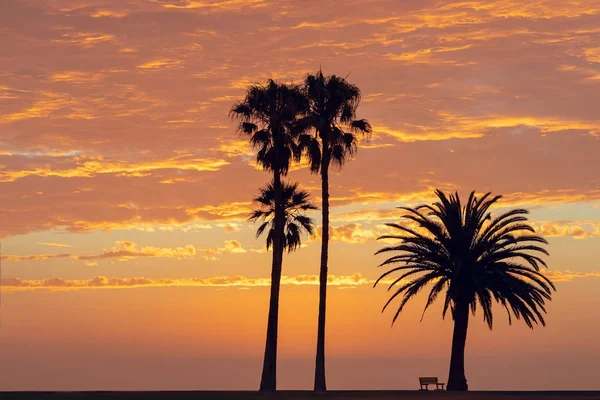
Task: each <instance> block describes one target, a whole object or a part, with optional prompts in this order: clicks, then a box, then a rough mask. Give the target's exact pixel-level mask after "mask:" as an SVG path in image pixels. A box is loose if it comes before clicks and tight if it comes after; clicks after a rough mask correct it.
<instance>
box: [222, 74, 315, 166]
mask: <svg viewBox="0 0 600 400" xmlns="http://www.w3.org/2000/svg"><path fill="white" fill-rule="evenodd" d="M305 111H306V101H305V99H304V96H303V94H302V92H301V91H300V89H299V88H298V87H297V86H294V85H284V84H278V83H276V82H275V81H273V80H269V81H268V82H267V83H266V84H265V85H254V86H251V87H250V88H249V89H248V91H247V93H246V98H245V99H244V100H243V101H241V102H238V103H236V104H234V106H233V107H232V108H231V112H230V116H231V117H232V118H234V119H236V120H238V121H239V126H238V132H239V133H240V134H241V135H242V136H244V137H247V138H248V139H249V141H250V144H251V145H252V147H253V148H254V149H256V150H258V152H257V155H256V161H257V162H258V163H259V165H262V166H263V167H264V168H265V169H267V170H270V171H279V172H281V173H282V174H283V175H285V174H286V173H287V172H288V170H289V167H290V162H291V161H292V160H293V159H294V160H296V161H299V160H300V153H299V148H298V146H297V143H296V140H297V136H298V133H299V132H297V129H296V121H297V118H298V117H299V116H300V115H301V114H302V113H304V112H305Z"/></svg>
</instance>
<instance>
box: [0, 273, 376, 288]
mask: <svg viewBox="0 0 600 400" xmlns="http://www.w3.org/2000/svg"><path fill="white" fill-rule="evenodd" d="M327 282H328V284H329V285H330V286H336V287H343V286H360V285H366V284H372V283H373V281H372V280H369V279H367V278H365V277H363V276H362V275H361V274H360V273H356V274H353V275H348V276H335V275H329V276H328V277H327ZM270 284H271V279H270V278H247V277H245V276H241V275H236V276H218V277H212V278H181V279H172V278H162V279H151V278H144V277H135V278H107V277H105V276H97V277H95V278H93V279H62V278H49V279H20V278H3V279H2V288H3V289H4V290H5V291H9V292H10V291H21V290H50V291H61V290H81V289H124V288H142V287H165V286H177V287H247V288H250V287H267V286H269V285H270ZM281 284H282V285H293V286H303V285H312V286H316V285H318V284H319V276H318V275H296V276H291V277H288V276H282V277H281Z"/></svg>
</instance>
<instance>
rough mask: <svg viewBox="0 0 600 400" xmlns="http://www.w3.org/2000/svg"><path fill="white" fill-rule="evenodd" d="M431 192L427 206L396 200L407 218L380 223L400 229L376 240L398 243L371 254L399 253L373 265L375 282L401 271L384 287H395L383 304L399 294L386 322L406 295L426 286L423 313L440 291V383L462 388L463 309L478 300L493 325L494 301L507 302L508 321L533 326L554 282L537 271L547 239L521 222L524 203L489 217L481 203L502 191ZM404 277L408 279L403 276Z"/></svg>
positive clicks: (540, 317)
mask: <svg viewBox="0 0 600 400" xmlns="http://www.w3.org/2000/svg"><path fill="white" fill-rule="evenodd" d="M435 194H436V195H437V197H438V201H437V202H435V203H434V204H433V205H422V206H419V207H416V208H409V207H400V208H401V209H403V210H405V211H406V214H405V215H403V216H402V221H403V222H406V224H399V223H390V224H386V225H387V226H389V227H390V228H392V229H395V230H397V231H399V232H398V233H397V234H395V235H384V236H381V237H380V238H379V239H386V240H399V241H400V244H398V245H395V246H389V247H384V248H382V249H381V250H379V251H378V252H377V253H376V254H379V253H390V252H392V253H396V252H397V253H398V254H395V255H393V256H391V257H390V258H388V259H387V260H385V261H384V262H383V263H381V264H380V265H379V266H380V267H382V266H391V269H389V270H388V271H386V272H385V273H384V274H383V275H381V277H380V278H379V279H378V280H377V281H376V282H375V285H377V283H378V282H379V281H380V280H381V279H382V278H385V277H387V276H389V275H391V274H393V273H396V272H398V273H400V276H398V277H397V278H396V279H395V280H394V281H393V283H392V284H391V285H390V289H392V288H393V287H394V286H396V285H397V284H399V287H397V288H396V290H395V292H394V293H393V294H392V295H391V297H390V299H389V300H388V301H387V303H386V304H385V306H384V307H383V309H384V310H385V309H386V308H387V306H388V305H389V304H390V303H391V302H392V301H393V300H394V299H395V298H397V297H400V298H401V299H402V301H401V302H400V305H399V306H398V309H397V310H396V313H395V315H394V318H393V320H392V324H393V323H394V322H395V321H396V319H397V318H398V315H399V314H400V312H401V311H402V310H403V308H404V306H405V305H406V304H407V302H408V301H409V300H410V299H412V298H413V297H414V296H415V295H416V294H417V293H419V292H420V291H421V290H422V289H423V288H425V287H426V286H427V285H429V284H431V285H433V287H432V289H431V291H430V292H429V296H428V299H427V303H426V304H425V308H424V310H423V315H425V311H427V308H428V307H429V306H430V305H431V304H432V303H433V302H434V301H435V300H436V298H437V296H438V295H439V294H440V293H442V292H444V290H445V292H444V295H445V298H444V308H443V312H442V317H444V316H445V315H446V312H447V311H448V309H450V311H451V314H452V318H453V320H454V333H453V337H452V352H451V356H450V371H449V376H448V386H447V388H448V389H447V390H449V391H453V390H454V391H464V390H467V389H468V385H467V380H466V377H465V366H464V365H465V363H464V358H465V344H466V340H467V328H468V324H469V309H470V310H471V312H472V313H473V315H474V314H475V311H476V309H477V305H478V304H479V306H480V307H481V309H482V312H483V319H484V321H485V322H487V324H488V326H489V328H490V329H492V321H493V319H492V318H493V316H492V303H493V300H495V301H496V302H498V303H500V304H501V305H502V306H503V307H504V308H505V309H506V312H507V314H508V322H509V324H510V323H512V317H513V316H514V317H515V318H516V319H521V318H522V319H523V321H524V322H525V323H526V324H527V326H528V327H530V328H533V325H534V324H538V323H539V324H541V325H545V321H544V317H543V315H542V314H543V313H545V312H546V309H545V308H544V304H545V302H546V300H548V301H549V300H551V294H552V290H556V289H555V287H554V285H553V284H552V282H551V281H550V280H549V279H548V278H546V277H545V276H544V275H543V274H542V273H541V272H540V268H541V267H547V265H546V263H545V261H544V260H543V259H542V258H541V257H540V256H541V255H548V252H547V251H546V250H545V249H544V248H543V247H541V246H540V245H542V244H547V243H548V242H547V241H546V240H545V239H544V238H542V237H540V236H537V235H536V234H535V231H534V229H533V228H532V227H531V226H530V225H528V224H527V217H526V216H525V215H526V214H528V211H527V210H525V209H513V210H510V211H507V212H505V213H503V214H501V215H499V216H497V217H495V218H492V216H491V214H490V213H489V212H488V210H489V208H490V207H491V206H492V205H493V204H495V203H496V202H497V201H498V200H499V199H500V198H501V196H495V197H491V193H486V194H484V195H483V196H481V197H477V196H475V192H471V194H470V196H469V199H468V200H467V203H466V204H465V205H464V206H461V202H460V198H459V196H458V193H456V194H454V195H450V196H446V195H445V194H444V193H442V192H441V191H440V190H436V191H435ZM411 225H412V226H416V227H411ZM409 277H410V278H411V280H410V281H409V282H402V280H403V279H406V278H409ZM421 319H422V317H421Z"/></svg>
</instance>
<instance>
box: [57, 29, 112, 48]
mask: <svg viewBox="0 0 600 400" xmlns="http://www.w3.org/2000/svg"><path fill="white" fill-rule="evenodd" d="M115 40H116V38H115V35H110V34H106V33H89V32H65V33H63V34H62V39H55V40H53V41H54V42H57V43H72V44H77V45H80V46H83V47H93V46H95V45H96V44H98V43H106V42H108V43H110V42H114V41H115Z"/></svg>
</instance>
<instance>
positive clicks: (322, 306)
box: [314, 140, 329, 392]
mask: <svg viewBox="0 0 600 400" xmlns="http://www.w3.org/2000/svg"><path fill="white" fill-rule="evenodd" d="M321 191H322V197H323V205H322V207H323V208H322V212H323V214H322V215H323V232H322V234H321V267H320V270H319V325H318V328H317V357H316V365H315V388H314V389H315V391H317V392H325V391H326V390H327V385H326V382H325V315H326V308H327V272H328V270H327V258H328V255H329V143H328V142H327V140H324V141H323V164H322V165H321Z"/></svg>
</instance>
